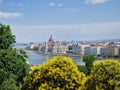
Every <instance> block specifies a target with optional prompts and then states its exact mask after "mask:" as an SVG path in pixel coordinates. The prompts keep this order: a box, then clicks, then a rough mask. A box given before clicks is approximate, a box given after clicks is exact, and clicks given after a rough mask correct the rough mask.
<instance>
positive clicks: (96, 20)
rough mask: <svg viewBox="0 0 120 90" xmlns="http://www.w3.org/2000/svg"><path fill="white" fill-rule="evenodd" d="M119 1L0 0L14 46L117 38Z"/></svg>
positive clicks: (119, 31)
mask: <svg viewBox="0 0 120 90" xmlns="http://www.w3.org/2000/svg"><path fill="white" fill-rule="evenodd" d="M119 11H120V0H36V1H35V0H25V1H24V0H17V1H16V0H0V22H1V23H3V24H6V25H10V26H11V30H12V32H13V34H15V35H16V41H17V42H33V41H34V42H41V41H46V40H48V38H49V35H52V36H53V37H54V38H55V40H56V41H57V40H60V41H64V40H68V41H85V40H103V39H119V38H120V36H119V35H120V12H119Z"/></svg>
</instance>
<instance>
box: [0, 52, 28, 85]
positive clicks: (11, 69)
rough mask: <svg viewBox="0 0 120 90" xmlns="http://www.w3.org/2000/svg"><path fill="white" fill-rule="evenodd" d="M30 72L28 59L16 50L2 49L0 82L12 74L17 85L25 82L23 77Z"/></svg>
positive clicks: (0, 54)
mask: <svg viewBox="0 0 120 90" xmlns="http://www.w3.org/2000/svg"><path fill="white" fill-rule="evenodd" d="M28 73H29V65H28V64H26V60H25V59H23V57H22V56H21V55H20V54H18V53H17V52H16V51H15V50H0V84H2V83H3V82H4V81H6V79H7V78H9V77H10V75H11V74H12V75H13V76H14V77H12V78H14V80H16V81H17V83H16V85H18V84H19V83H23V78H24V77H25V76H26V75H27V74H28Z"/></svg>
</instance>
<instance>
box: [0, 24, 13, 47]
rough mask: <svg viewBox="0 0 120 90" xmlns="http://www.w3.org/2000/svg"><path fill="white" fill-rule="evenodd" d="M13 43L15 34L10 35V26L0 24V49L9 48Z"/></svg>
mask: <svg viewBox="0 0 120 90" xmlns="http://www.w3.org/2000/svg"><path fill="white" fill-rule="evenodd" d="M14 43H15V36H14V35H12V33H11V29H10V26H9V25H8V26H5V25H3V24H0V49H10V48H12V44H14Z"/></svg>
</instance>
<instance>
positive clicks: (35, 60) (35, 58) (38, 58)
mask: <svg viewBox="0 0 120 90" xmlns="http://www.w3.org/2000/svg"><path fill="white" fill-rule="evenodd" d="M15 47H16V48H19V49H20V48H22V49H24V47H25V46H24V45H15ZM27 55H28V62H29V63H30V64H31V65H40V64H42V63H44V62H45V61H46V60H47V59H49V58H51V57H53V56H49V55H41V54H37V53H35V52H32V51H27ZM70 58H72V59H73V61H74V62H75V64H77V65H84V63H83V62H82V59H81V57H70Z"/></svg>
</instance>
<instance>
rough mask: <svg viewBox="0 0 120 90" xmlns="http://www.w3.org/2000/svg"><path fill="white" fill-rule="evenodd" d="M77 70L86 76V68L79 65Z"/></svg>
mask: <svg viewBox="0 0 120 90" xmlns="http://www.w3.org/2000/svg"><path fill="white" fill-rule="evenodd" d="M78 69H79V71H81V72H83V73H84V74H86V75H87V73H88V69H87V68H86V66H81V65H79V66H78Z"/></svg>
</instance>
